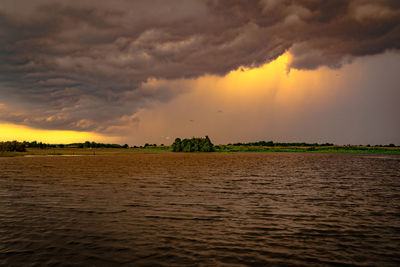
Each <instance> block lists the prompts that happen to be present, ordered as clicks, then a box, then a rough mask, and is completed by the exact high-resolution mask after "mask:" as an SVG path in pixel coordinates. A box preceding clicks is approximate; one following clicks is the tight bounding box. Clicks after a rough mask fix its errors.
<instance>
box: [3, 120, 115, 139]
mask: <svg viewBox="0 0 400 267" xmlns="http://www.w3.org/2000/svg"><path fill="white" fill-rule="evenodd" d="M113 139H114V138H112V137H107V136H102V135H99V134H95V133H90V132H76V131H55V130H40V129H33V128H30V127H26V126H21V125H15V124H9V123H0V141H13V140H17V141H35V140H36V141H38V142H44V143H49V144H68V143H74V142H84V141H96V142H112V141H113Z"/></svg>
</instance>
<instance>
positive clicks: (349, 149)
mask: <svg viewBox="0 0 400 267" xmlns="http://www.w3.org/2000/svg"><path fill="white" fill-rule="evenodd" d="M216 151H217V152H309V153H360V154H365V153H369V154H400V147H369V146H246V145H242V146H234V145H219V146H216Z"/></svg>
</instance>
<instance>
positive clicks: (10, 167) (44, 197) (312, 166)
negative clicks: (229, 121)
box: [0, 153, 400, 266]
mask: <svg viewBox="0 0 400 267" xmlns="http://www.w3.org/2000/svg"><path fill="white" fill-rule="evenodd" d="M399 264H400V156H398V155H397V156H396V155H355V154H311V153H237V154H212V153H211V154H184V153H183V154H181V153H134V154H128V155H109V156H107V155H105V156H101V155H99V156H76V157H61V156H58V157H29V158H28V157H25V158H24V157H17V158H0V265H2V266H14V265H16V266H19V265H39V266H43V265H68V266H71V265H79V266H114V265H127V266H142V265H146V266H171V265H172V266H174V265H181V266H188V265H203V266H215V265H225V266H243V265H252V266H254V265H256V266H266V265H305V266H312V265H316V266H321V265H323V266H326V265H360V266H370V265H374V266H398V265H399Z"/></svg>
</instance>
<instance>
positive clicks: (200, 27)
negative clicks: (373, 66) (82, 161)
mask: <svg viewBox="0 0 400 267" xmlns="http://www.w3.org/2000/svg"><path fill="white" fill-rule="evenodd" d="M399 48H400V2H399V1H397V0H394V1H384V0H382V1H372V0H371V1H366V0H355V1H341V0H336V1H322V0H321V1H316V0H303V1H301V0H299V1H278V0H259V1H244V0H243V1H234V0H226V1H224V0H220V1H217V0H215V1H213V0H204V1H203V0H198V1H196V0H169V1H164V0H146V1H122V0H120V1H104V0H97V1H91V0H79V1H74V0H71V1H54V0H48V1H46V0H40V1H28V0H26V1H24V0H3V1H2V3H1V4H0V120H2V121H7V122H12V123H17V124H23V125H29V126H33V127H38V128H44V129H65V130H80V131H97V132H105V133H107V132H112V131H113V130H115V129H119V128H118V127H119V126H120V125H126V124H135V122H136V121H137V120H138V117H137V116H135V114H136V113H137V112H138V110H140V109H142V108H146V107H151V106H152V105H154V104H157V103H160V102H164V103H165V102H168V101H170V100H171V99H173V98H174V97H175V96H176V95H178V94H181V93H184V92H185V91H186V90H187V87H186V86H185V83H184V82H176V86H163V83H160V82H156V81H157V80H167V81H168V80H176V81H178V80H180V79H185V80H187V81H190V79H195V78H198V77H201V76H204V75H210V74H211V75H225V74H226V73H228V72H229V71H231V70H234V69H237V68H238V67H240V66H244V67H257V66H261V65H263V64H264V63H265V62H268V61H271V60H273V59H275V58H277V57H278V56H280V55H282V54H283V53H285V52H287V51H289V52H290V53H291V55H292V60H291V62H290V63H289V65H288V67H289V68H294V69H316V68H318V67H320V66H328V67H329V68H339V67H341V66H342V65H343V64H344V63H346V62H351V60H353V59H354V58H355V57H360V56H365V55H374V54H379V53H383V52H384V51H386V50H394V51H395V50H397V49H399Z"/></svg>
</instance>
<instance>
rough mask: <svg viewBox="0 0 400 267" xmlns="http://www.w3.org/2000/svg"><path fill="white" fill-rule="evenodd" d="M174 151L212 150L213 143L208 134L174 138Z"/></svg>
mask: <svg viewBox="0 0 400 267" xmlns="http://www.w3.org/2000/svg"><path fill="white" fill-rule="evenodd" d="M172 151H174V152H214V151H215V149H214V145H213V143H211V140H210V138H209V137H208V136H206V137H205V138H199V137H193V138H191V139H188V138H185V139H183V140H181V139H180V138H176V139H175V142H174V143H173V144H172Z"/></svg>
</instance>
